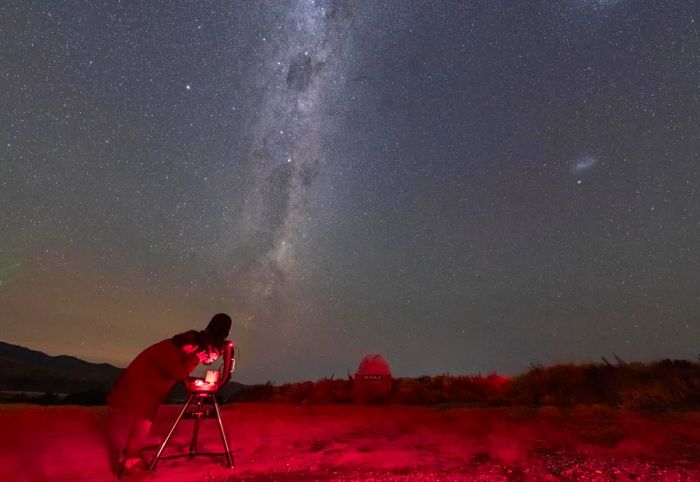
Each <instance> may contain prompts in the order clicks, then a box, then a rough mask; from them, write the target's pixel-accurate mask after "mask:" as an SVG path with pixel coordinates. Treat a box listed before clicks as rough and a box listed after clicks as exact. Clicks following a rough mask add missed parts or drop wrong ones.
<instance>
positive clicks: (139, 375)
mask: <svg viewBox="0 0 700 482" xmlns="http://www.w3.org/2000/svg"><path fill="white" fill-rule="evenodd" d="M230 329H231V318H230V317H229V316H228V315H226V314H224V313H219V314H217V315H215V316H214V317H213V318H212V319H211V321H210V322H209V325H208V326H207V328H206V329H205V330H204V331H195V330H190V331H186V332H184V333H180V334H178V335H175V336H173V337H172V338H168V339H166V340H163V341H160V342H158V343H156V344H155V345H151V346H150V347H148V348H146V349H145V350H144V351H142V352H141V353H140V354H139V355H138V356H137V357H136V358H135V359H134V360H133V361H132V362H131V363H130V364H129V366H128V367H127V368H126V370H124V372H123V373H122V375H121V377H120V378H119V380H118V381H117V384H116V385H115V387H114V389H113V390H112V392H111V393H110V395H109V397H108V399H107V402H108V405H109V424H108V431H109V439H110V446H111V447H110V452H111V454H110V455H111V459H112V463H115V462H116V468H117V470H118V471H119V475H122V474H124V473H130V472H137V471H142V470H145V468H146V467H147V464H146V461H145V460H144V458H143V454H142V451H143V449H144V442H145V440H146V437H147V436H148V433H149V431H150V430H151V425H152V423H153V420H154V419H155V416H156V413H157V412H158V407H159V406H160V404H161V403H163V401H164V400H165V397H166V396H167V395H168V393H169V392H170V390H171V389H172V388H173V386H174V385H175V383H176V382H177V381H178V380H182V379H183V378H185V377H187V376H188V375H189V374H190V373H191V372H192V371H193V370H194V369H195V368H196V367H197V365H198V364H199V363H210V362H212V361H214V360H215V359H216V357H217V356H218V353H219V352H220V351H221V347H222V345H223V343H224V341H225V340H226V338H227V337H228V334H229V331H230ZM125 428H127V430H128V435H127V436H126V440H123V438H122V437H119V432H120V431H123V430H124V429H125Z"/></svg>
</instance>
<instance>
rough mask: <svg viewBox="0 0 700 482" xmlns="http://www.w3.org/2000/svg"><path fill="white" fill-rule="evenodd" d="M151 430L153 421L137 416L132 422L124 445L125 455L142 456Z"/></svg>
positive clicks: (131, 456)
mask: <svg viewBox="0 0 700 482" xmlns="http://www.w3.org/2000/svg"><path fill="white" fill-rule="evenodd" d="M150 431H151V421H150V420H146V419H141V418H135V419H134V420H133V422H132V423H131V430H130V431H129V436H128V438H127V440H126V445H125V446H124V457H125V458H127V459H129V458H134V457H141V455H142V453H141V452H142V451H143V448H144V446H145V443H146V438H147V437H148V434H149V433H150Z"/></svg>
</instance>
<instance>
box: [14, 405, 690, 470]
mask: <svg viewBox="0 0 700 482" xmlns="http://www.w3.org/2000/svg"><path fill="white" fill-rule="evenodd" d="M177 410H178V407H177V406H164V407H161V410H160V412H159V416H158V422H157V423H156V425H155V426H154V429H153V431H152V434H151V438H152V443H153V445H157V443H158V441H159V440H160V439H161V438H162V437H163V435H164V432H166V431H167V429H168V428H169V425H170V423H171V422H172V420H173V419H174V417H175V416H176V413H177ZM104 414H105V409H104V408H103V407H78V406H56V407H42V406H36V405H25V404H16V405H0V427H2V429H1V432H0V480H3V481H37V482H38V481H88V480H95V481H108V480H115V479H114V477H113V475H112V474H111V472H110V470H109V467H108V465H109V464H108V460H107V454H106V449H105V447H104V443H103V438H102V435H101V432H100V425H101V420H102V418H103V417H104ZM224 418H225V425H226V428H227V433H228V435H229V439H230V442H231V445H232V448H233V451H234V456H235V462H236V467H235V468H234V469H232V470H231V469H228V468H226V467H225V466H224V459H223V457H198V458H196V459H194V460H190V459H188V458H178V459H170V460H164V461H162V462H161V463H160V464H159V466H158V468H157V470H156V472H155V473H154V474H150V475H148V476H147V477H146V478H145V480H152V481H175V482H184V481H209V482H224V481H238V480H246V481H263V480H296V481H302V480H400V481H408V480H503V481H506V480H510V481H525V480H551V481H554V480H590V481H594V480H600V481H603V480H605V481H608V480H630V481H631V480H635V481H639V480H648V481H657V480H662V481H663V480H669V481H670V480H688V481H690V480H700V412H697V411H695V412H669V413H652V412H640V411H629V410H620V409H612V408H608V407H604V406H576V407H573V408H568V409H562V408H554V407H542V408H537V409H534V408H530V409H528V408H516V407H503V408H459V407H454V406H453V407H444V406H443V407H431V408H428V407H410V406H396V405H387V406H356V405H288V404H264V403H241V404H230V405H226V406H225V407H224ZM191 423H192V422H191V421H185V422H183V424H182V425H181V429H180V430H179V431H178V432H177V433H176V436H175V439H174V442H173V443H172V444H171V446H170V447H169V449H168V450H169V453H170V454H173V453H175V452H178V451H185V450H186V449H187V447H188V445H189V441H190V434H191V425H190V424H191ZM214 423H215V422H214V420H206V421H205V422H204V426H203V428H202V431H201V435H200V449H201V450H211V451H219V450H220V444H219V438H218V433H217V431H216V426H215V425H214Z"/></svg>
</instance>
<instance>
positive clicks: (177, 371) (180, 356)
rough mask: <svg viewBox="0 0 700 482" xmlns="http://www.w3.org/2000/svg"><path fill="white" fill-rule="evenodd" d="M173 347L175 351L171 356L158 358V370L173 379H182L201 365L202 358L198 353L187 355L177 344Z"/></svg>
mask: <svg viewBox="0 0 700 482" xmlns="http://www.w3.org/2000/svg"><path fill="white" fill-rule="evenodd" d="M172 348H173V353H172V355H171V356H164V357H162V358H159V359H157V361H156V363H157V364H158V371H160V372H161V374H162V375H163V376H165V377H166V378H170V379H171V380H182V379H183V378H185V377H186V376H187V375H189V374H190V373H192V370H194V369H195V368H196V367H197V365H199V360H200V358H199V355H197V354H196V353H192V354H189V355H186V354H185V353H183V352H182V350H180V348H178V347H176V346H175V345H173V346H172Z"/></svg>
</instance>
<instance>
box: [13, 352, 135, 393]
mask: <svg viewBox="0 0 700 482" xmlns="http://www.w3.org/2000/svg"><path fill="white" fill-rule="evenodd" d="M121 372H122V369H121V368H117V367H115V366H113V365H110V364H108V363H90V362H86V361H84V360H81V359H79V358H75V357H72V356H67V355H59V356H50V355H47V354H46V353H42V352H40V351H36V350H31V349H29V348H25V347H23V346H19V345H12V344H10V343H4V342H0V390H16V391H32V392H52V393H72V392H82V391H88V390H101V391H108V390H110V389H111V387H112V386H113V385H114V383H115V382H116V381H117V378H119V375H120V374H121Z"/></svg>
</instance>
